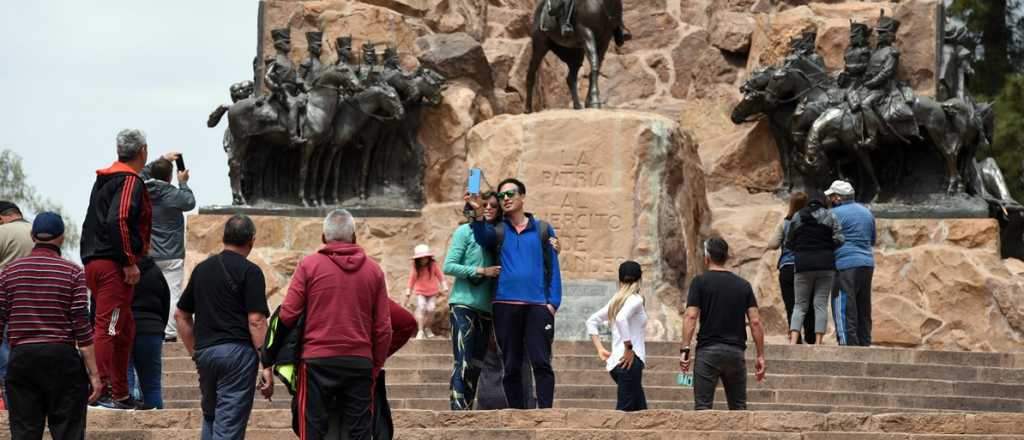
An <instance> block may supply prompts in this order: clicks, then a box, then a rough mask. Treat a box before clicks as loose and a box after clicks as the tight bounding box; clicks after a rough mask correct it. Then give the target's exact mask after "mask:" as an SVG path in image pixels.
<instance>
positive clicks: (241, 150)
mask: <svg viewBox="0 0 1024 440" xmlns="http://www.w3.org/2000/svg"><path fill="white" fill-rule="evenodd" d="M230 133H231V132H227V133H225V135H224V136H225V138H228V137H230V139H225V141H226V142H228V143H230V145H231V148H230V152H231V154H230V156H229V157H228V180H229V181H230V182H231V199H232V202H234V204H235V205H246V204H248V203H247V202H246V200H245V194H243V193H242V174H243V173H245V170H244V168H243V167H244V165H243V164H242V161H243V160H244V159H245V155H246V154H248V152H249V151H248V150H249V142H248V139H246V138H238V137H235V136H233V135H231V134H230Z"/></svg>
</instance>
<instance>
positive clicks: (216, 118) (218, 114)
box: [206, 105, 231, 128]
mask: <svg viewBox="0 0 1024 440" xmlns="http://www.w3.org/2000/svg"><path fill="white" fill-rule="evenodd" d="M229 109H231V107H230V106H227V105H221V106H218V107H217V108H216V109H214V110H213V112H212V113H210V118H209V119H207V120H206V126H207V127H210V128H213V127H216V126H217V124H219V123H220V120H221V118H223V117H224V114H225V113H227V112H228V110H229Z"/></svg>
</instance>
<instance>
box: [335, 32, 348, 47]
mask: <svg viewBox="0 0 1024 440" xmlns="http://www.w3.org/2000/svg"><path fill="white" fill-rule="evenodd" d="M335 43H337V44H338V47H347V48H349V49H351V48H352V36H351V35H349V36H346V37H338V39H337V40H335Z"/></svg>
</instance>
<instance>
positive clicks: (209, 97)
mask: <svg viewBox="0 0 1024 440" xmlns="http://www.w3.org/2000/svg"><path fill="white" fill-rule="evenodd" d="M256 9H257V2H256V0H213V1H211V0H178V1H173V2H169V1H166V0H130V1H129V0H102V1H100V0H95V1H93V0H89V1H77V0H61V1H58V0H34V1H12V2H3V14H2V15H3V17H2V18H0V57H2V61H0V97H2V99H0V149H5V148H6V149H11V150H13V151H15V152H17V153H18V154H19V155H21V156H22V157H23V158H24V166H25V171H26V173H27V174H28V179H29V182H30V183H32V184H33V185H35V186H36V188H37V189H38V190H39V191H40V193H42V194H43V195H45V196H46V197H48V198H50V199H51V200H53V201H55V202H58V203H61V204H62V205H64V207H65V208H67V209H68V212H69V213H70V214H71V215H72V216H74V217H75V219H76V220H77V221H78V222H79V223H81V221H82V220H83V219H84V218H85V215H84V213H85V209H86V207H87V206H88V201H89V200H88V199H89V190H90V188H91V186H92V182H93V180H94V179H95V170H96V169H99V168H105V167H106V166H107V165H109V164H110V163H111V162H112V161H114V160H115V159H116V154H115V142H114V137H115V135H116V134H117V132H118V131H119V130H121V129H122V128H141V129H142V130H144V131H145V132H146V133H147V134H148V136H149V145H150V157H153V155H154V154H162V153H163V152H165V151H171V150H176V151H181V152H183V153H184V156H185V162H186V166H187V167H188V168H189V169H190V170H191V174H192V180H191V181H190V183H191V184H192V187H193V189H194V190H195V193H196V198H197V199H198V203H199V205H200V206H202V205H210V204H220V203H230V202H231V193H230V188H229V186H228V178H227V161H226V157H225V155H224V151H223V149H222V147H221V137H222V135H223V130H224V128H225V127H226V125H227V122H226V120H225V121H222V122H221V126H219V127H217V128H213V129H210V128H207V127H206V118H207V116H208V115H209V113H210V111H211V110H213V109H214V108H215V107H216V106H217V105H218V104H221V103H227V102H230V97H229V95H228V86H229V85H230V84H231V83H233V82H236V81H239V80H242V79H247V78H251V77H252V70H251V66H252V57H253V55H254V54H255V51H256Z"/></svg>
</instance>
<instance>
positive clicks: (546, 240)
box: [536, 220, 551, 304]
mask: <svg viewBox="0 0 1024 440" xmlns="http://www.w3.org/2000/svg"><path fill="white" fill-rule="evenodd" d="M536 222H537V237H539V238H540V253H541V256H542V257H543V258H544V300H545V301H547V302H548V303H549V304H550V303H551V252H549V250H550V248H551V243H550V238H551V227H550V226H549V225H548V222H546V221H544V220H536Z"/></svg>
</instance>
